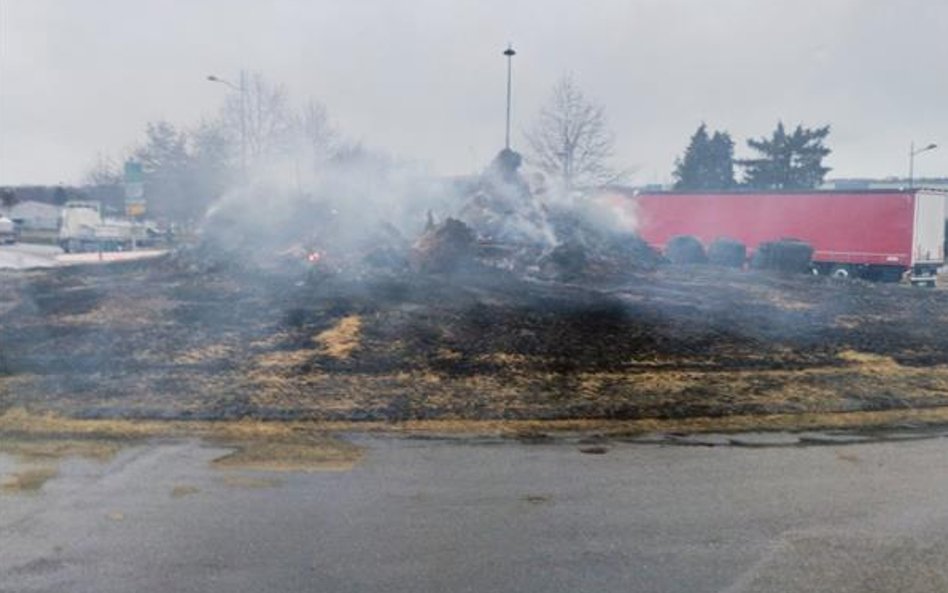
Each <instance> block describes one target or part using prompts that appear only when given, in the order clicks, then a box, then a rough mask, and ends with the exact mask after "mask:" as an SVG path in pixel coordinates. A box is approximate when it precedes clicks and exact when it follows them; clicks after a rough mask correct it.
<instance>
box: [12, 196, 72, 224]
mask: <svg viewBox="0 0 948 593" xmlns="http://www.w3.org/2000/svg"><path fill="white" fill-rule="evenodd" d="M60 210H62V209H61V208H60V207H59V206H54V205H52V204H46V203H43V202H36V201H33V200H27V201H25V202H18V203H17V204H16V205H14V206H13V207H12V208H10V209H9V210H8V211H7V213H6V214H7V216H8V217H9V218H11V219H12V220H13V221H14V222H15V223H17V225H19V227H20V228H21V229H22V230H27V231H55V230H57V229H59V214H60Z"/></svg>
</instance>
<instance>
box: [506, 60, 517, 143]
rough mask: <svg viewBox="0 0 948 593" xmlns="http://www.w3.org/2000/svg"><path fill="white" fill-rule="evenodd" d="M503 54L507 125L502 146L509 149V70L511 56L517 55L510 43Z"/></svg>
mask: <svg viewBox="0 0 948 593" xmlns="http://www.w3.org/2000/svg"><path fill="white" fill-rule="evenodd" d="M504 55H505V56H507V127H506V135H505V136H504V148H506V149H507V150H510V71H511V63H512V62H513V57H514V56H515V55H517V52H515V51H514V49H513V46H512V45H510V44H507V49H506V50H504Z"/></svg>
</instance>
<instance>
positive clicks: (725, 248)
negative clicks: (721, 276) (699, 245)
mask: <svg viewBox="0 0 948 593" xmlns="http://www.w3.org/2000/svg"><path fill="white" fill-rule="evenodd" d="M746 260H747V246H746V245H744V244H743V243H741V242H740V241H734V240H733V239H716V240H715V241H714V242H713V243H711V246H710V247H708V263H710V264H711V265H715V266H724V267H728V268H743V267H744V262H745V261H746Z"/></svg>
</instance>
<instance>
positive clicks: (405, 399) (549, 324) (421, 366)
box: [0, 256, 948, 422]
mask: <svg viewBox="0 0 948 593" xmlns="http://www.w3.org/2000/svg"><path fill="white" fill-rule="evenodd" d="M944 405H948V293H946V292H942V291H940V290H924V289H913V288H910V287H906V286H899V285H882V284H869V283H863V282H856V281H845V280H831V279H825V278H823V279H821V278H813V277H809V276H804V275H779V274H774V273H763V272H742V271H735V270H728V269H718V268H713V267H708V266H661V267H659V268H657V269H655V270H653V271H642V272H638V273H634V274H632V275H630V276H627V277H625V278H623V279H622V280H621V281H616V280H613V281H609V282H605V281H603V282H592V281H587V282H578V283H575V284H563V283H547V282H539V281H531V280H525V279H522V278H517V277H513V276H510V275H508V274H506V273H504V272H500V271H497V270H489V269H487V270H481V271H476V272H471V273H468V274H465V275H464V276H451V275H447V276H446V275H419V274H411V273H404V274H376V275H371V276H369V277H362V278H353V277H347V276H345V275H335V276H330V275H322V274H317V273H314V272H313V271H312V270H305V269H303V268H301V267H297V266H283V267H269V268H258V267H252V266H249V265H237V264H234V263H223V264H222V263H217V264H214V265H211V264H207V265H204V264H197V263H195V261H194V260H193V259H189V258H183V257H179V256H170V257H167V258H165V259H161V260H154V261H150V262H137V263H126V264H115V265H109V266H87V267H73V268H61V269H55V270H50V271H34V272H17V273H14V272H7V273H2V275H0V413H2V412H3V410H7V409H11V408H26V409H28V410H33V411H54V412H58V413H61V414H65V415H69V416H72V417H79V418H117V417H120V418H160V419H215V420H216V419H237V418H255V419H270V420H282V419H314V420H347V421H353V420H354V421H360V420H376V421H378V420H382V421H391V422H399V421H404V420H423V419H465V420H482V419H484V420H487V419H490V420H503V419H574V418H584V419H643V418H659V419H661V418H665V419H669V418H685V417H698V416H701V417H721V416H728V415H737V414H740V415H754V414H770V413H801V412H835V411H858V410H886V409H898V408H930V407H938V406H944Z"/></svg>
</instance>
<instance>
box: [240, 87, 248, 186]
mask: <svg viewBox="0 0 948 593" xmlns="http://www.w3.org/2000/svg"><path fill="white" fill-rule="evenodd" d="M240 169H241V173H242V174H243V177H244V181H246V180H247V83H246V76H245V74H244V71H243V70H241V71H240Z"/></svg>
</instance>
